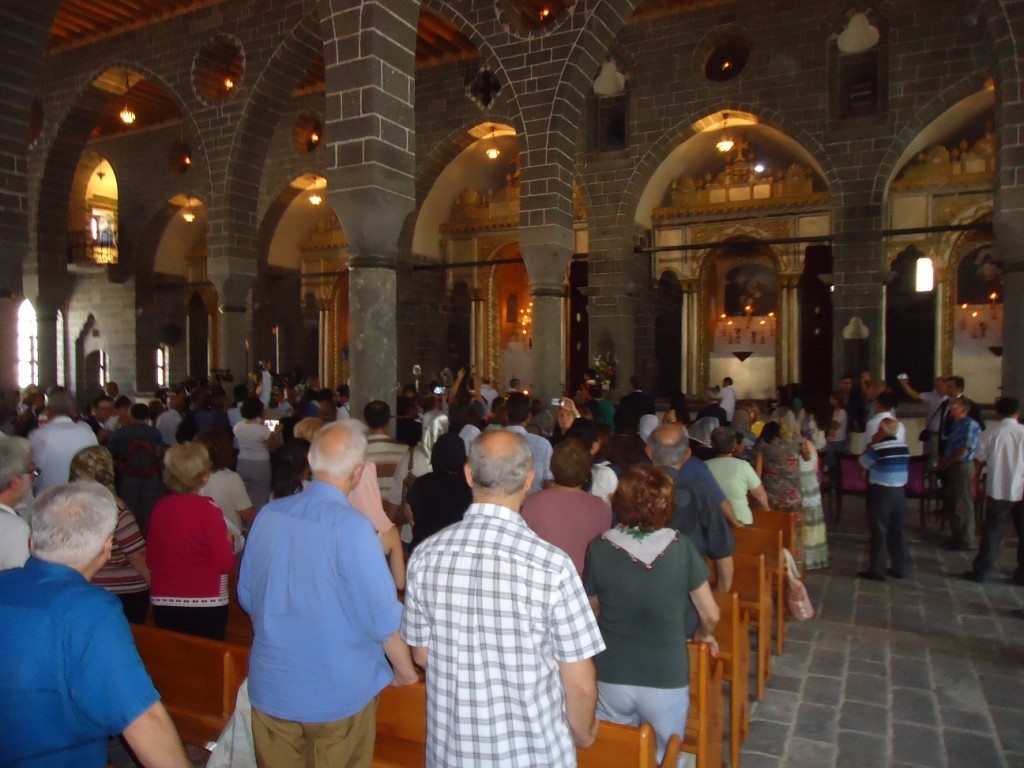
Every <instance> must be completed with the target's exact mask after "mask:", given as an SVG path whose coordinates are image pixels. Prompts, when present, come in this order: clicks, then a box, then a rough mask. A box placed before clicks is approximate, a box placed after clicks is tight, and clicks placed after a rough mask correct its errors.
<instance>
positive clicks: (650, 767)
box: [576, 722, 657, 768]
mask: <svg viewBox="0 0 1024 768" xmlns="http://www.w3.org/2000/svg"><path fill="white" fill-rule="evenodd" d="M656 752H657V740H656V739H655V738H654V729H653V728H651V726H650V724H649V723H641V725H640V727H639V728H635V727H634V726H631V725H619V724H617V723H606V722H602V723H601V729H600V730H599V731H598V732H597V741H595V742H594V744H593V745H592V746H591V747H589V748H588V749H577V750H576V760H577V764H578V765H579V768H624V767H626V766H637V768H655V766H657V763H656V762H655V754H656Z"/></svg>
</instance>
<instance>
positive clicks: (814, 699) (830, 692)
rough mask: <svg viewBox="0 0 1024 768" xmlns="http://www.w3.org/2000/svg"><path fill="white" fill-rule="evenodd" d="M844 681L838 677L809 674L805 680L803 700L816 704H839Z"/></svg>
mask: <svg viewBox="0 0 1024 768" xmlns="http://www.w3.org/2000/svg"><path fill="white" fill-rule="evenodd" d="M842 685H843V681H842V680H841V679H839V678H838V677H823V676H822V675H808V676H807V680H806V681H805V682H804V689H803V700H804V701H807V702H811V703H814V704H828V705H830V706H833V707H838V706H839V699H840V697H841V695H842Z"/></svg>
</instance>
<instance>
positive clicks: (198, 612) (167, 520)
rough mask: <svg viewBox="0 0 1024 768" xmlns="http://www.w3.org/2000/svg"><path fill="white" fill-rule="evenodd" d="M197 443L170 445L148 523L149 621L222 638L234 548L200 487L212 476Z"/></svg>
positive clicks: (206, 455) (220, 516)
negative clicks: (161, 490) (163, 492)
mask: <svg viewBox="0 0 1024 768" xmlns="http://www.w3.org/2000/svg"><path fill="white" fill-rule="evenodd" d="M211 466H212V464H211V462H210V454H209V453H208V452H207V450H206V446H204V445H202V444H201V443H183V444H181V445H175V446H172V447H171V448H169V449H168V450H167V453H166V454H165V455H164V484H165V485H166V486H167V488H168V489H170V490H171V492H172V493H171V494H170V495H169V496H165V497H164V498H162V499H160V501H159V502H157V505H156V506H155V507H154V508H153V516H152V518H151V520H150V523H149V549H148V551H147V552H146V562H147V563H148V564H149V568H150V571H151V573H152V576H153V581H152V585H153V586H152V592H153V594H152V598H151V599H152V603H153V620H154V621H155V622H156V625H157V626H158V627H160V628H161V629H170V630H174V631H175V632H184V633H186V634H190V635H199V636H201V637H209V638H212V639H214V640H223V639H224V632H225V631H226V629H227V623H228V574H229V573H230V572H231V569H232V568H234V566H235V553H234V549H233V546H232V541H231V537H230V535H229V534H228V529H227V525H226V524H225V523H224V515H223V514H222V513H221V511H220V508H219V507H218V506H217V505H216V504H214V503H213V501H212V500H211V499H209V498H207V497H206V496H200V495H199V489H200V488H202V487H203V485H205V484H206V482H207V481H208V480H209V479H210V469H211Z"/></svg>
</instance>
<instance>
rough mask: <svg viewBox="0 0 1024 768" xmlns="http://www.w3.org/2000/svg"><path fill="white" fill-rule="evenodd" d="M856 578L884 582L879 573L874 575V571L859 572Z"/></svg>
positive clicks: (883, 577)
mask: <svg viewBox="0 0 1024 768" xmlns="http://www.w3.org/2000/svg"><path fill="white" fill-rule="evenodd" d="M857 576H859V577H860V578H862V579H868V580H870V581H885V576H883V575H882V574H880V573H875V572H874V571H859V572H858V573H857Z"/></svg>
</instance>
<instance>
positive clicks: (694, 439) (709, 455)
mask: <svg viewBox="0 0 1024 768" xmlns="http://www.w3.org/2000/svg"><path fill="white" fill-rule="evenodd" d="M720 426H721V423H720V422H719V421H718V419H716V418H715V417H714V416H704V417H702V418H699V419H697V420H696V421H695V422H693V424H691V425H690V450H692V451H693V455H694V456H696V457H697V458H698V459H701V460H703V461H708V460H710V459H713V458H715V452H714V450H712V448H711V433H712V432H714V431H715V430H716V429H717V428H718V427H720Z"/></svg>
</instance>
